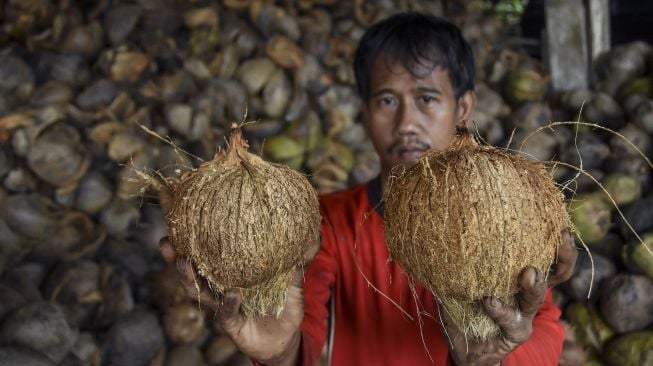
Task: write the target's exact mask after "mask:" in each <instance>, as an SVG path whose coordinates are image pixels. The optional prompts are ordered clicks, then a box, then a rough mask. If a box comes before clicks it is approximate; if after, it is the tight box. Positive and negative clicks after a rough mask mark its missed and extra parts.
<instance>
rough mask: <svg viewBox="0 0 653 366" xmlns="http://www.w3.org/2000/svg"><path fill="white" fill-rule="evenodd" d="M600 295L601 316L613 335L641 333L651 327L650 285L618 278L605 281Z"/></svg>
mask: <svg viewBox="0 0 653 366" xmlns="http://www.w3.org/2000/svg"><path fill="white" fill-rule="evenodd" d="M602 291H603V293H602V294H601V313H602V314H603V317H604V318H605V320H606V321H607V322H608V324H610V325H611V326H612V327H613V328H614V330H616V331H617V332H619V333H627V332H632V331H636V330H643V329H644V328H646V327H647V326H648V325H649V324H651V323H653V281H651V280H649V279H648V278H646V277H644V276H637V275H629V274H621V275H618V276H615V277H613V278H611V279H609V280H606V282H605V284H604V285H603V286H602ZM624 309H628V310H627V311H624Z"/></svg>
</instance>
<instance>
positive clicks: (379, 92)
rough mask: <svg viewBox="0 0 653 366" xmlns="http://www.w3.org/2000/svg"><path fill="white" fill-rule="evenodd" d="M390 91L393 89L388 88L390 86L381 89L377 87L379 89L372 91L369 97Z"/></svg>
mask: <svg viewBox="0 0 653 366" xmlns="http://www.w3.org/2000/svg"><path fill="white" fill-rule="evenodd" d="M392 92H393V90H392V89H390V88H383V89H379V90H377V91H375V92H373V93H372V94H371V95H370V97H371V98H374V97H377V96H379V95H381V94H386V93H392Z"/></svg>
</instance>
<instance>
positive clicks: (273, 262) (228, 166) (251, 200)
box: [166, 126, 320, 317]
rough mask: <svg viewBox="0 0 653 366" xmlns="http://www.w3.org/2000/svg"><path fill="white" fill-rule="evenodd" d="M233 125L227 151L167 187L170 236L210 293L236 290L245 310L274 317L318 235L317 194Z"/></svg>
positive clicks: (299, 175) (249, 313)
mask: <svg viewBox="0 0 653 366" xmlns="http://www.w3.org/2000/svg"><path fill="white" fill-rule="evenodd" d="M232 127H233V132H232V134H231V137H230V140H229V146H228V148H227V149H226V150H222V151H220V152H219V153H218V154H217V155H216V156H215V158H214V159H213V160H211V161H208V162H205V163H203V164H201V165H200V166H199V168H197V169H195V170H193V171H190V172H186V173H185V174H183V175H182V177H181V178H180V180H179V182H177V183H173V184H172V185H171V187H170V188H169V189H170V193H171V196H172V202H171V208H170V211H169V212H168V213H167V215H166V220H167V223H168V228H169V235H170V241H171V243H172V245H173V247H174V248H175V250H176V251H177V254H178V255H179V256H180V257H185V258H189V259H190V260H191V261H192V262H193V264H194V265H195V267H196V268H197V270H198V271H199V273H200V274H201V275H202V277H204V278H206V279H207V281H208V283H209V285H210V287H211V288H212V289H213V290H214V291H215V292H217V293H218V294H223V293H224V292H225V291H227V290H229V289H233V288H238V289H240V291H241V295H242V300H243V302H242V310H243V312H244V314H245V315H246V316H249V317H252V316H260V315H265V314H276V315H278V314H280V312H281V311H282V309H283V306H284V304H285V301H286V294H287V289H288V286H289V285H290V281H291V279H292V276H293V272H294V270H295V268H297V267H299V266H301V265H302V263H303V256H304V254H305V252H306V251H307V250H308V249H310V248H311V247H312V246H313V245H314V244H315V243H316V242H317V240H318V238H319V224H320V215H319V208H318V200H317V194H316V192H315V190H314V189H313V188H312V187H311V185H310V183H309V182H308V180H307V179H306V178H305V177H304V176H302V175H301V174H299V173H297V172H295V171H293V170H291V169H290V168H288V167H286V166H284V165H276V164H271V163H267V162H265V161H263V160H262V159H261V158H260V157H259V156H256V155H253V154H250V153H248V152H247V147H248V145H247V143H246V142H245V141H244V140H243V139H242V136H241V130H240V128H239V127H236V126H232Z"/></svg>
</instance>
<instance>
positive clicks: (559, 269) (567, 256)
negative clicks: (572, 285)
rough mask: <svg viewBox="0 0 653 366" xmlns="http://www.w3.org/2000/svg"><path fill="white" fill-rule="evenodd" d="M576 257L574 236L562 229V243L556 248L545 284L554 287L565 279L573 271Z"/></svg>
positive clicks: (576, 250)
mask: <svg viewBox="0 0 653 366" xmlns="http://www.w3.org/2000/svg"><path fill="white" fill-rule="evenodd" d="M577 259H578V249H577V247H576V243H575V242H574V237H573V235H572V234H571V232H570V231H569V230H564V231H563V232H562V244H561V245H560V247H559V248H558V257H557V258H556V263H555V264H554V265H553V267H552V268H551V272H550V273H549V276H548V278H547V286H548V287H554V286H556V285H558V284H560V283H562V282H564V281H567V280H568V279H569V278H570V277H571V275H572V274H573V273H574V267H575V266H576V260H577Z"/></svg>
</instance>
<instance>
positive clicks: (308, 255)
mask: <svg viewBox="0 0 653 366" xmlns="http://www.w3.org/2000/svg"><path fill="white" fill-rule="evenodd" d="M320 247H321V243H320V240H319V239H318V240H317V241H316V242H315V244H313V245H312V246H311V247H310V248H309V249H308V250H307V251H306V252H304V262H303V263H304V266H306V267H308V265H309V264H311V262H312V261H313V259H314V258H315V256H316V255H317V253H318V252H319V251H320Z"/></svg>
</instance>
